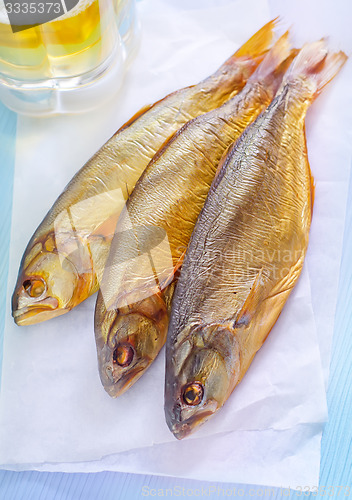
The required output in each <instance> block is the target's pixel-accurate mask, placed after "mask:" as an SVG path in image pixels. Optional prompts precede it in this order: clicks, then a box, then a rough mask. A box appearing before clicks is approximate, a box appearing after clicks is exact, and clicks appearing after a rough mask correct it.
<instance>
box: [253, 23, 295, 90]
mask: <svg viewBox="0 0 352 500" xmlns="http://www.w3.org/2000/svg"><path fill="white" fill-rule="evenodd" d="M296 54H297V51H296V50H295V49H292V48H291V44H290V41H289V32H288V31H286V33H284V34H283V35H282V36H281V37H280V38H279V39H278V40H277V41H276V43H275V44H274V45H273V47H272V48H271V49H270V51H269V52H268V53H267V54H266V56H265V57H264V59H263V61H262V62H261V64H260V65H259V66H258V67H257V69H256V70H255V72H254V73H253V75H252V76H251V77H250V79H249V82H252V83H253V82H256V81H257V82H261V83H264V84H265V85H266V87H267V88H270V89H271V90H272V91H273V93H276V91H277V89H278V88H279V86H280V84H281V82H282V78H283V76H284V74H285V72H286V71H287V68H288V67H289V66H290V64H291V63H292V60H293V58H294V57H295V56H296Z"/></svg>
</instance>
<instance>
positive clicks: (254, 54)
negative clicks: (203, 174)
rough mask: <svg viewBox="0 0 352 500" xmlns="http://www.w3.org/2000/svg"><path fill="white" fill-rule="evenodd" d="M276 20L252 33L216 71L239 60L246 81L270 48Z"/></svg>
mask: <svg viewBox="0 0 352 500" xmlns="http://www.w3.org/2000/svg"><path fill="white" fill-rule="evenodd" d="M277 21H278V18H276V19H273V20H272V21H270V22H268V23H267V24H265V25H264V26H263V27H262V28H260V30H258V31H257V32H256V33H254V35H253V36H252V37H251V38H250V39H249V40H247V42H246V43H245V44H243V45H242V46H241V47H240V48H239V49H238V50H237V51H236V52H235V53H234V54H233V55H232V56H231V57H230V58H229V59H227V60H226V61H225V62H224V63H223V64H222V65H221V66H220V68H219V69H218V71H217V73H222V72H226V71H228V69H229V68H231V67H233V66H235V67H236V66H237V65H238V64H239V62H241V63H242V66H243V68H242V72H243V77H244V80H245V81H246V80H247V79H248V78H249V77H250V75H251V74H252V73H253V71H254V70H255V69H256V67H257V66H258V64H259V63H260V62H261V61H262V60H263V57H264V56H265V54H267V52H268V50H269V49H270V47H271V45H272V41H273V37H274V28H275V27H276V25H277Z"/></svg>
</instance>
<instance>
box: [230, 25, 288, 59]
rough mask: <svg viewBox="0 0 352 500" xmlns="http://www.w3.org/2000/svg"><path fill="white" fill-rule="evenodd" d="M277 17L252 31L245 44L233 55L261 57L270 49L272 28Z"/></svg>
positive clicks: (272, 34)
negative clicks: (252, 33) (254, 31)
mask: <svg viewBox="0 0 352 500" xmlns="http://www.w3.org/2000/svg"><path fill="white" fill-rule="evenodd" d="M278 19H279V18H278V17H276V18H275V19H272V20H271V21H269V22H268V23H266V24H265V25H264V26H263V27H262V28H260V30H258V31H257V32H256V33H254V35H253V36H251V38H250V39H249V40H247V42H246V43H245V44H243V45H242V47H240V48H239V49H238V50H237V52H235V54H234V56H233V57H252V58H256V57H262V56H264V55H265V54H266V52H267V51H268V50H269V49H270V47H271V44H272V41H273V36H274V31H273V30H274V28H275V27H276V26H277V24H278Z"/></svg>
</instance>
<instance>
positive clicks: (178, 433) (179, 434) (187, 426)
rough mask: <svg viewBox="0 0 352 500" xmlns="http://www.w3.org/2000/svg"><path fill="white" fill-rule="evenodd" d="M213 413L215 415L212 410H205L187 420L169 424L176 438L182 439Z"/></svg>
mask: <svg viewBox="0 0 352 500" xmlns="http://www.w3.org/2000/svg"><path fill="white" fill-rule="evenodd" d="M212 415H214V412H213V411H212V410H204V411H202V412H200V413H198V414H197V415H194V416H193V417H190V418H188V419H187V420H185V421H181V422H174V423H172V424H171V425H169V424H168V426H169V429H170V431H171V432H172V434H173V435H174V436H175V438H176V439H179V440H180V439H183V438H185V437H187V436H189V435H190V434H192V432H194V431H195V429H196V427H198V426H199V425H201V424H204V423H205V422H206V420H208V418H209V417H211V416H212Z"/></svg>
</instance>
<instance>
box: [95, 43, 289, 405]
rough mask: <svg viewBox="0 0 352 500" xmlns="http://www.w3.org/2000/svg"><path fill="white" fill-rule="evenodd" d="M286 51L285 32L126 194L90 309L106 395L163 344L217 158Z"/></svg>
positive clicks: (271, 86)
mask: <svg viewBox="0 0 352 500" xmlns="http://www.w3.org/2000/svg"><path fill="white" fill-rule="evenodd" d="M288 59H289V60H292V57H291V50H290V48H289V42H288V35H287V34H285V35H284V36H283V37H281V38H280V39H279V40H278V41H277V42H276V44H275V45H274V47H273V48H272V49H271V51H270V52H269V53H268V54H267V55H266V56H265V58H264V60H263V62H262V63H261V64H260V66H259V67H258V68H257V70H256V71H255V72H254V74H253V75H252V76H251V77H250V78H249V80H248V82H247V84H246V86H245V87H244V89H243V90H242V92H240V93H239V94H238V95H237V96H235V97H234V98H232V99H231V100H230V101H228V102H227V103H225V104H224V105H223V106H222V107H221V108H218V109H216V110H213V111H211V112H209V113H207V114H205V115H202V116H200V117H198V118H195V119H194V120H192V121H190V122H189V123H187V124H186V125H185V126H184V127H183V128H182V129H181V130H180V131H179V132H178V133H177V134H176V135H175V136H174V137H173V138H172V139H171V140H170V141H169V142H168V143H167V144H166V145H165V147H164V148H163V149H162V150H161V151H159V153H158V154H157V155H156V156H155V157H154V158H153V160H152V161H151V162H150V164H149V165H148V167H147V169H146V170H145V171H144V173H143V175H142V176H141V178H140V179H139V181H138V182H137V184H136V187H135V189H134V191H133V193H132V194H131V196H130V198H129V200H128V201H127V204H126V208H125V209H124V211H123V212H122V214H121V216H120V219H119V221H118V223H117V226H116V232H115V236H114V239H113V242H112V245H111V250H110V254H109V258H108V260H107V265H106V268H105V272H104V276H103V280H102V282H101V288H100V292H99V295H98V299H97V304H96V312H95V336H96V343H97V354H98V363H99V371H100V377H101V381H102V383H103V386H104V388H105V390H106V391H107V392H108V393H109V394H110V395H111V396H113V397H115V396H118V395H120V394H122V393H123V392H124V391H126V389H128V388H129V387H130V386H131V385H132V384H133V383H134V382H136V380H138V378H139V377H140V376H141V375H142V374H143V372H144V371H145V370H146V369H147V368H148V366H150V364H151V363H152V362H153V360H154V359H155V357H156V356H157V354H158V353H159V351H160V349H161V347H162V346H163V345H164V343H165V340H166V333H167V326H168V312H167V304H168V302H170V300H171V295H172V288H173V281H174V277H175V273H176V271H177V270H178V268H179V267H180V266H181V264H182V260H183V256H184V252H185V249H186V247H187V244H188V241H189V238H190V236H191V233H192V230H193V227H194V224H195V222H196V220H197V217H198V215H199V212H200V210H201V208H202V206H203V203H204V201H205V199H206V196H207V193H208V190H209V187H210V185H211V182H212V180H213V178H214V175H215V172H216V168H217V165H218V163H219V161H220V159H221V157H222V155H223V153H224V151H225V149H226V148H227V147H228V146H229V145H230V144H232V142H233V141H234V140H236V139H237V138H238V137H239V136H240V134H241V133H242V132H243V130H244V129H245V128H246V126H247V125H248V124H249V123H251V122H252V121H253V120H254V119H255V118H256V117H257V116H258V115H259V114H260V113H261V111H263V110H264V109H265V108H266V107H267V106H268V104H269V103H270V101H271V99H272V98H273V96H274V95H275V92H276V90H277V89H278V87H279V85H280V83H281V80H282V76H283V73H284V71H285V68H287V66H288V62H287V60H288ZM170 286H171V288H170Z"/></svg>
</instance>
